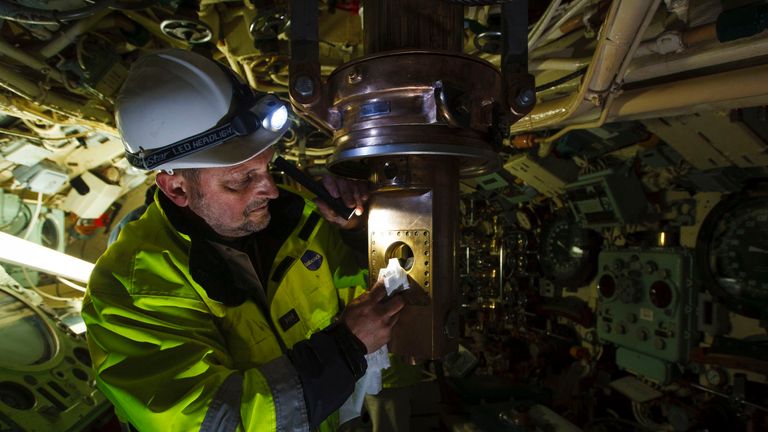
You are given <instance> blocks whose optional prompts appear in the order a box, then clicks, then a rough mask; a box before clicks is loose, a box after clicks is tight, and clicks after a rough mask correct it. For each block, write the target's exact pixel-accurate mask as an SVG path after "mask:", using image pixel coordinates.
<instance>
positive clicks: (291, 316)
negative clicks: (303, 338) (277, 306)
mask: <svg viewBox="0 0 768 432" xmlns="http://www.w3.org/2000/svg"><path fill="white" fill-rule="evenodd" d="M277 321H278V322H279V323H280V327H281V328H282V329H283V331H288V329H289V328H291V327H293V326H294V325H295V324H296V323H297V322H299V314H297V313H296V309H291V310H289V311H288V312H286V313H285V315H283V316H281V317H280V318H279V319H278V320H277Z"/></svg>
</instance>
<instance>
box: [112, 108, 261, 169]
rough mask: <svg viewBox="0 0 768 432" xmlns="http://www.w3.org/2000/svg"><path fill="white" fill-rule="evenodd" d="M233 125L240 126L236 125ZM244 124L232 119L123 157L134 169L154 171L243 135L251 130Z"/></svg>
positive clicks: (244, 122) (128, 153)
mask: <svg viewBox="0 0 768 432" xmlns="http://www.w3.org/2000/svg"><path fill="white" fill-rule="evenodd" d="M235 123H240V124H239V125H236V124H235ZM246 123H247V122H246V121H243V120H240V119H239V117H238V118H237V119H233V121H232V122H227V123H225V124H223V125H221V126H217V127H214V128H211V129H208V130H206V131H204V132H202V133H199V134H197V135H194V136H192V137H189V138H185V139H183V140H181V141H176V142H175V143H173V144H169V145H167V146H165V147H160V148H158V149H155V150H152V151H149V152H148V151H146V150H144V149H141V150H140V151H139V152H138V153H130V152H126V154H125V157H126V159H128V162H130V163H131V165H133V166H135V167H141V168H144V169H146V170H151V169H155V168H156V167H158V166H160V165H162V164H164V163H166V162H170V161H173V160H176V159H179V158H181V157H184V156H187V155H190V154H192V153H195V152H198V151H200V150H203V149H205V148H208V147H212V146H215V145H219V144H221V143H223V142H225V141H228V140H229V139H231V138H232V137H234V136H237V135H245V134H246V133H243V131H245V130H247V129H250V128H253V127H252V126H250V127H246V126H245V124H246ZM257 124H258V123H257ZM257 128H258V127H257ZM254 130H255V129H254Z"/></svg>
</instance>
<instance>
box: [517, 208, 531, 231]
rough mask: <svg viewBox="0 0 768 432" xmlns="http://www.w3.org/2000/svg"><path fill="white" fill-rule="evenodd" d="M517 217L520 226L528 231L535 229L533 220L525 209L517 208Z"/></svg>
mask: <svg viewBox="0 0 768 432" xmlns="http://www.w3.org/2000/svg"><path fill="white" fill-rule="evenodd" d="M515 218H516V219H517V224H518V225H520V228H522V229H524V230H526V231H530V230H532V229H533V221H532V220H531V216H530V215H529V214H528V213H526V212H525V211H523V210H517V211H516V212H515Z"/></svg>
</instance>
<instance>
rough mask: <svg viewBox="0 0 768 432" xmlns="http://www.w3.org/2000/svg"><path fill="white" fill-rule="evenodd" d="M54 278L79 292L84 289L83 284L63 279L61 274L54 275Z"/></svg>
mask: <svg viewBox="0 0 768 432" xmlns="http://www.w3.org/2000/svg"><path fill="white" fill-rule="evenodd" d="M56 280H57V281H59V282H61V283H63V284H64V285H66V286H68V287H70V288H72V289H74V290H77V291H80V292H85V291H86V288H85V287H84V286H82V285H78V284H76V283H74V282H72V281H71V280H68V279H64V278H63V277H61V276H56Z"/></svg>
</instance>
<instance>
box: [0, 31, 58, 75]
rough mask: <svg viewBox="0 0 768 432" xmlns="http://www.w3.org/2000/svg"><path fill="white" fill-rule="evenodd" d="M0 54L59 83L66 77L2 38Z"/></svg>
mask: <svg viewBox="0 0 768 432" xmlns="http://www.w3.org/2000/svg"><path fill="white" fill-rule="evenodd" d="M0 54H2V55H4V56H6V57H9V58H11V59H13V60H16V61H17V62H19V63H21V64H23V65H25V66H28V67H30V68H32V69H35V70H36V71H38V72H40V73H42V74H43V75H45V76H46V77H48V78H52V79H54V80H56V81H57V82H59V83H62V84H63V83H64V81H65V80H66V79H67V78H66V77H65V76H64V74H62V73H61V71H59V70H58V69H56V68H54V67H52V66H49V65H48V64H47V63H45V62H43V61H40V60H38V59H36V58H35V57H33V56H31V55H29V54H27V53H26V52H24V51H22V50H20V49H18V48H16V47H15V46H13V45H11V44H9V43H8V42H6V41H5V40H4V39H0Z"/></svg>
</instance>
